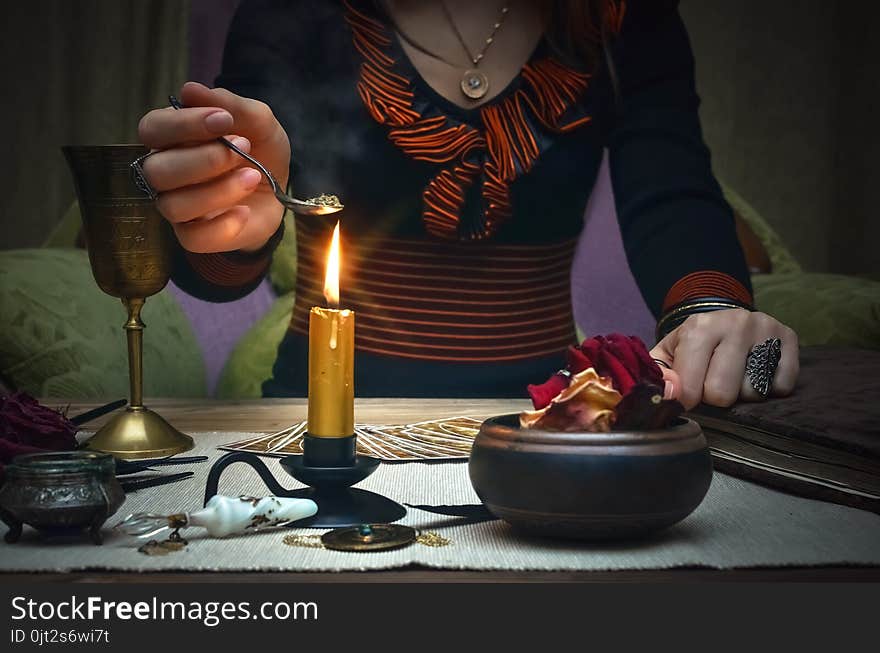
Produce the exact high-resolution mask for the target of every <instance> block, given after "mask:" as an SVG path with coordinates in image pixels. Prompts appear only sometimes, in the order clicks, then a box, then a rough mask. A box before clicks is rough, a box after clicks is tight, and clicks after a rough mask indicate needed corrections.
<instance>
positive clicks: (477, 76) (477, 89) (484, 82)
mask: <svg viewBox="0 0 880 653" xmlns="http://www.w3.org/2000/svg"><path fill="white" fill-rule="evenodd" d="M461 92H462V93H464V94H465V95H466V96H467V97H469V98H470V99H472V100H479V99H480V98H481V97H483V96H484V95H486V93H488V92H489V78H488V77H486V76H485V75H484V74H483V73H481V72H480V71H479V70H476V69H472V70H466V71H465V73H464V75H462V76H461Z"/></svg>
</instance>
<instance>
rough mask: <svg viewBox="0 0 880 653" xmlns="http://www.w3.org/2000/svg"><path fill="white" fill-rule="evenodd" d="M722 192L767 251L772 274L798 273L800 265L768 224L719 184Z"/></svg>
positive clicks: (750, 207)
mask: <svg viewBox="0 0 880 653" xmlns="http://www.w3.org/2000/svg"><path fill="white" fill-rule="evenodd" d="M721 188H722V190H723V191H724V197H725V198H726V199H727V201H728V203H729V204H730V206H731V207H733V210H734V211H735V212H736V213H737V214H738V215H739V216H740V217H742V219H743V220H745V222H746V224H748V225H749V227H751V228H752V231H754V232H755V235H756V236H757V237H758V240H760V241H761V244H762V245H764V249H766V250H767V255H768V256H769V257H770V262H771V263H772V264H773V273H774V274H776V273H781V274H785V273H788V272H800V271H801V265H800V263H798V262H797V259H795V257H794V256H793V255H792V253H791V252H790V251H789V249H788V248H787V247H786V246H785V245H784V244H783V242H782V239H781V238H780V237H779V234H778V233H776V231H775V230H774V229H773V227H771V226H770V224H769V223H768V222H767V221H766V220H765V219H764V218H763V217H762V216H761V214H760V213H758V212H757V211H756V210H755V209H754V207H753V206H752V205H751V204H749V203H748V202H746V201H745V199H743V197H742V196H741V195H740V194H739V193H737V192H736V191H734V190H733V189H732V188H729V187H728V186H725V185H724V184H723V183H722V184H721Z"/></svg>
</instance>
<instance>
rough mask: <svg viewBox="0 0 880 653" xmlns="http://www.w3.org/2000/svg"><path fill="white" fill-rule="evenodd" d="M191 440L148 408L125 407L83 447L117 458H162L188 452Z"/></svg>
mask: <svg viewBox="0 0 880 653" xmlns="http://www.w3.org/2000/svg"><path fill="white" fill-rule="evenodd" d="M193 446H194V443H193V439H192V438H191V437H189V436H188V435H186V434H184V433H181V432H180V431H178V430H177V429H176V428H174V427H173V426H171V424H169V423H168V422H166V421H165V419H164V418H162V417H161V416H160V415H159V414H158V413H155V412H153V411H152V410H150V409H149V408H143V407H138V408H132V407H131V406H129V407H128V408H126V409H125V412H122V413H120V414H118V415H116V416H115V417H114V418H113V419H111V420H110V421H109V422H107V423H106V424H105V425H104V426H102V427H101V428H100V429H98V432H97V433H95V435H93V436H92V437H91V438H89V440H88V441H87V442H86V444H85V447H86V449H91V450H92V451H104V452H106V453H109V454H113V455H114V456H116V457H117V458H124V459H131V460H136V459H139V458H165V457H166V456H173V455H174V454H178V453H182V452H184V451H189V450H190V449H192V448H193Z"/></svg>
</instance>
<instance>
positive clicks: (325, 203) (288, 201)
mask: <svg viewBox="0 0 880 653" xmlns="http://www.w3.org/2000/svg"><path fill="white" fill-rule="evenodd" d="M168 101H169V102H170V103H171V106H172V107H174V108H175V109H182V108H183V105H182V104H181V103H180V100H178V99H177V98H176V97H174V96H173V95H169V96H168ZM217 140H218V141H219V142H221V143H222V144H223V145H225V146H226V147H228V148H229V149H230V150H232V151H233V152H235V153H236V154H238V155H240V156H243V157H244V158H245V159H247V160H248V161H250V162H251V163H252V164H253V165H254V166H256V167H257V169H258V170H259V171H260V172H262V173H263V175H264V176H265V177H266V181H268V182H269V186H270V187H271V188H272V192H273V193H274V194H275V199H277V200H278V201H279V202H280V203H281V205H282V206H284V207H286V208H288V209H290V210H291V211H293V212H294V213H298V214H299V215H330V214H331V213H336V212H337V211H341V210H342V209H343V206H342V203H341V202H340V201H339V198H337V197H336V196H335V195H319V196H318V197H314V198H312V199H309V200H299V199H296V198H295V197H291V196H290V195H288V194H287V193H285V192H284V191H283V190H282V189H281V185H280V184H279V183H278V181H277V180H276V179H275V177H274V176H273V175H272V173H271V172H269V169H268V168H266V166H264V165H263V164H262V163H260V162H259V161H257V160H256V159H255V158H253V157H252V156H251V155H250V154H248V153H247V152H244V151H243V150H241V149H239V148H238V147H236V146H235V145H234V144H233V143H231V142H230V141H228V140H227V139H225V138H223V137H222V136H221V137H220V138H218V139H217Z"/></svg>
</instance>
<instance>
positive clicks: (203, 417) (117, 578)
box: [0, 398, 880, 583]
mask: <svg viewBox="0 0 880 653" xmlns="http://www.w3.org/2000/svg"><path fill="white" fill-rule="evenodd" d="M41 401H42V403H43V404H45V405H47V406H61V407H63V406H67V405H68V404H69V406H70V408H69V413H68V414H69V415H77V414H79V413H81V412H84V411H86V410H88V409H90V408H94V407H96V406H99V405H101V404H102V403H103V402H95V401H70V400H62V399H53V398H50V399H42V400H41ZM146 403H147V405H149V406H150V408H152V409H154V410H156V411H157V412H159V413H160V414H161V415H162V416H163V417H165V418H166V419H167V420H168V421H170V422H171V423H172V424H174V425H175V426H176V427H178V428H179V429H181V430H183V431H184V432H197V431H217V430H223V431H251V432H266V433H271V432H274V431H277V430H279V429H282V428H284V427H286V426H289V425H290V424H292V423H294V422H298V421H301V420H304V419H305V418H306V400H305V399H259V400H237V401H217V400H195V399H154V400H151V401H147V402H146ZM528 405H529V404H528V402H527V401H525V400H511V399H359V400H357V402H356V406H355V416H356V419H357V421H358V422H363V423H372V424H395V423H396V424H401V423H407V422H416V421H420V420H425V419H433V418H440V417H444V416H449V415H470V416H473V417H478V418H485V417H489V416H491V415H499V414H502V413H511V412H518V411H520V410H523V409H524V408H527V407H528ZM110 417H111V415H108V416H105V417H102V418H100V419H97V420H95V421H94V422H90V423H89V424H88V425H86V427H85V428H88V429H90V430H91V429H97V428H99V427H100V426H101V425H102V424H104V423H105V422H106V421H107V420H108V419H109V418H110ZM25 579H26V580H27V581H28V582H34V581H37V582H39V581H54V582H58V581H67V582H125V581H135V582H157V583H166V582H193V581H200V582H228V581H229V580H238V581H245V582H247V581H249V582H329V583H333V582H337V583H338V582H343V583H344V582H362V581H373V582H435V581H436V582H449V581H456V582H485V581H499V582H523V581H526V582H609V581H614V582H618V581H619V582H647V581H674V582H682V581H684V582H693V581H817V580H828V581H870V582H878V581H880V568H878V567H779V568H762V569H754V568H750V569H735V570H717V569H699V568H697V569H691V568H682V569H661V570H620V571H562V572H498V571H445V570H436V569H427V568H421V567H414V568H410V569H397V570H386V571H371V572H342V573H324V572H288V573H277V572H272V573H250V572H248V573H201V572H199V573H183V572H173V573H164V572H162V573H149V574H143V573H141V574H126V573H121V572H88V573H69V574H55V573H44V574H11V573H7V574H0V580H6V581H13V580H25Z"/></svg>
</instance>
